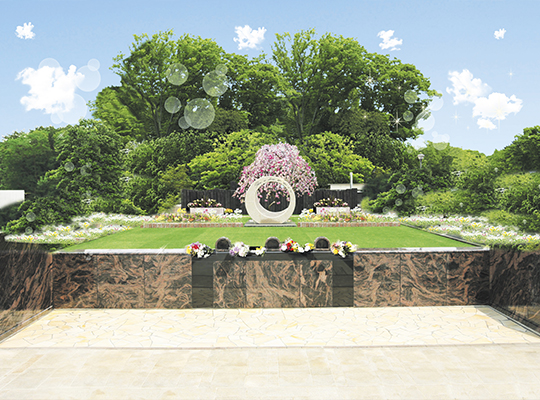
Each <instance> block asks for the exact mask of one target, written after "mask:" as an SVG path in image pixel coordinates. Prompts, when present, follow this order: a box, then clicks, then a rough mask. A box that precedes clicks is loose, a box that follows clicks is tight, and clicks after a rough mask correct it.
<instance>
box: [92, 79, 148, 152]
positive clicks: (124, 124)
mask: <svg viewBox="0 0 540 400" xmlns="http://www.w3.org/2000/svg"><path fill="white" fill-rule="evenodd" d="M121 90H122V88H121V87H117V86H109V87H106V88H104V89H102V90H101V91H100V92H99V93H98V94H97V96H96V100H95V101H94V102H90V109H91V111H92V116H93V117H94V118H97V119H99V120H101V121H103V122H104V123H105V124H107V125H109V126H110V127H111V128H112V129H113V130H114V131H115V132H116V133H118V134H119V135H120V136H121V137H122V141H123V142H124V143H127V142H129V141H132V140H134V141H142V140H143V139H144V138H145V137H146V134H145V130H144V124H143V123H142V122H140V121H139V120H138V119H137V117H136V116H135V115H133V112H132V111H131V110H130V108H129V107H128V106H127V105H125V104H124V103H122V100H121V97H120V96H121V93H120V91H121ZM124 97H125V95H124ZM124 100H125V99H124ZM128 104H129V103H128Z"/></svg>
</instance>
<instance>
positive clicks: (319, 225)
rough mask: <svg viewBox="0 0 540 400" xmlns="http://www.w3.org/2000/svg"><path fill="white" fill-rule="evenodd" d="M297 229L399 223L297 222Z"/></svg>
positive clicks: (391, 223) (397, 223)
mask: <svg viewBox="0 0 540 400" xmlns="http://www.w3.org/2000/svg"><path fill="white" fill-rule="evenodd" d="M297 225H298V227H299V228H323V227H325V228H329V227H347V226H352V227H359V226H399V225H400V223H399V222H298V223H297Z"/></svg>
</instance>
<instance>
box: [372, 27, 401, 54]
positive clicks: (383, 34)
mask: <svg viewBox="0 0 540 400" xmlns="http://www.w3.org/2000/svg"><path fill="white" fill-rule="evenodd" d="M393 35H394V31H392V30H389V31H380V32H379V33H377V36H378V37H380V38H381V39H382V40H383V41H382V43H379V47H380V48H381V49H383V50H386V49H388V48H389V49H390V51H392V50H401V49H398V48H397V46H401V44H402V43H403V40H402V39H398V38H393V37H392V36H393Z"/></svg>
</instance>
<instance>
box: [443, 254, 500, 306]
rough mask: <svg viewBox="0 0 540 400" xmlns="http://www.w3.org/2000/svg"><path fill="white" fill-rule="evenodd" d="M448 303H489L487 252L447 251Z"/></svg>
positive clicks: (452, 304)
mask: <svg viewBox="0 0 540 400" xmlns="http://www.w3.org/2000/svg"><path fill="white" fill-rule="evenodd" d="M446 268H447V278H448V293H447V295H448V300H447V301H448V303H447V304H448V305H451V306H454V305H467V304H488V303H489V296H490V293H489V253H488V252H484V253H472V254H471V253H449V254H448V264H447V267H446Z"/></svg>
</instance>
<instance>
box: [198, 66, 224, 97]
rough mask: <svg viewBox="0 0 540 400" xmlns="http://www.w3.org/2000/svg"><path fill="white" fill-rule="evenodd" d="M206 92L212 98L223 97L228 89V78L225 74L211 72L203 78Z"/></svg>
mask: <svg viewBox="0 0 540 400" xmlns="http://www.w3.org/2000/svg"><path fill="white" fill-rule="evenodd" d="M203 88H204V91H205V92H206V93H207V94H208V95H209V96H212V97H218V96H221V95H222V94H223V93H225V92H226V91H227V89H228V87H227V77H226V76H225V74H223V75H220V74H218V73H217V72H214V71H212V72H209V73H207V74H206V75H205V77H204V78H203Z"/></svg>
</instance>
